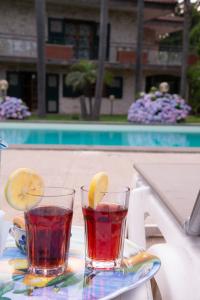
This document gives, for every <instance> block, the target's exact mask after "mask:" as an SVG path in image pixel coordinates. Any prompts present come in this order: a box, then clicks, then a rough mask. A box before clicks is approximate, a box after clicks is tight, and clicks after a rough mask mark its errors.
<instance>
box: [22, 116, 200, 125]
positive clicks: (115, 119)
mask: <svg viewBox="0 0 200 300" xmlns="http://www.w3.org/2000/svg"><path fill="white" fill-rule="evenodd" d="M27 120H30V121H52V122H54V121H58V122H76V123H77V122H79V121H80V122H83V120H82V119H81V118H80V116H79V115H78V114H73V115H62V114H47V115H46V117H45V118H39V117H38V116H36V115H32V116H31V117H29V118H28V119H27ZM98 122H100V123H101V122H102V123H103V122H111V123H128V122H127V116H126V115H112V116H110V115H101V116H100V120H99V121H98ZM192 123H195V124H198V123H199V124H200V116H189V117H188V118H187V120H186V122H185V123H183V124H192Z"/></svg>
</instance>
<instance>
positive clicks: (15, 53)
mask: <svg viewBox="0 0 200 300" xmlns="http://www.w3.org/2000/svg"><path fill="white" fill-rule="evenodd" d="M36 51H37V43H36V40H35V38H30V37H26V36H19V37H18V36H14V37H13V36H9V35H0V57H2V58H3V57H5V58H13V59H14V58H36Z"/></svg>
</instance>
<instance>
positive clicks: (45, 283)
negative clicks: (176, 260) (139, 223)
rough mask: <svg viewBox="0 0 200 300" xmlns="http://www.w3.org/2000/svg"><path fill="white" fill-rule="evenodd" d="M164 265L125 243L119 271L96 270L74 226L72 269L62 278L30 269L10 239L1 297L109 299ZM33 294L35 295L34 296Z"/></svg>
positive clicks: (2, 263) (0, 272) (0, 264)
mask: <svg viewBox="0 0 200 300" xmlns="http://www.w3.org/2000/svg"><path fill="white" fill-rule="evenodd" d="M159 268H160V260H159V259H158V258H157V257H155V256H152V255H150V254H149V253H147V252H143V251H139V252H138V248H137V247H136V246H135V245H134V244H133V243H131V242H129V241H128V240H126V242H125V249H124V262H123V266H122V267H121V269H120V270H118V271H115V272H113V271H106V272H103V271H92V270H88V269H85V266H84V241H83V231H82V229H81V228H78V227H74V228H73V230H72V238H71V245H70V254H69V263H68V268H67V270H66V272H65V274H64V275H60V276H58V277H48V278H47V277H41V276H34V275H32V274H29V273H28V272H27V259H26V256H25V255H23V254H22V253H21V252H20V251H19V249H18V248H16V246H15V243H14V240H12V239H9V240H8V243H7V246H6V248H5V251H4V253H3V256H2V257H1V258H0V300H12V299H14V300H18V299H19V300H27V299H31V300H39V299H43V300H50V299H53V300H66V299H68V300H98V299H101V300H108V299H113V298H114V297H116V296H117V295H119V294H121V293H123V292H125V291H127V290H130V289H133V288H136V287H137V286H138V285H140V284H142V283H144V282H145V281H146V280H148V279H150V278H151V277H152V276H154V274H155V273H156V272H157V271H158V269H159ZM30 297H31V298H30Z"/></svg>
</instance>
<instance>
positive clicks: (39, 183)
mask: <svg viewBox="0 0 200 300" xmlns="http://www.w3.org/2000/svg"><path fill="white" fill-rule="evenodd" d="M43 193H44V183H43V180H42V178H41V177H40V176H39V175H38V174H37V173H36V172H35V171H33V170H31V169H28V168H20V169H17V170H16V171H14V172H13V173H12V174H11V175H10V176H9V178H8V182H7V185H6V188H5V197H6V200H7V202H8V203H9V204H10V206H12V207H13V208H15V209H17V210H22V211H26V210H28V209H30V208H32V207H34V206H36V205H37V204H38V203H39V201H40V200H41V196H42V195H43Z"/></svg>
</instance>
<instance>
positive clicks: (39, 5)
mask: <svg viewBox="0 0 200 300" xmlns="http://www.w3.org/2000/svg"><path fill="white" fill-rule="evenodd" d="M35 12H36V32H37V99H38V115H39V116H40V117H44V116H45V114H46V66H45V20H46V17H45V12H46V9H45V0H42V1H41V0H35Z"/></svg>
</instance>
